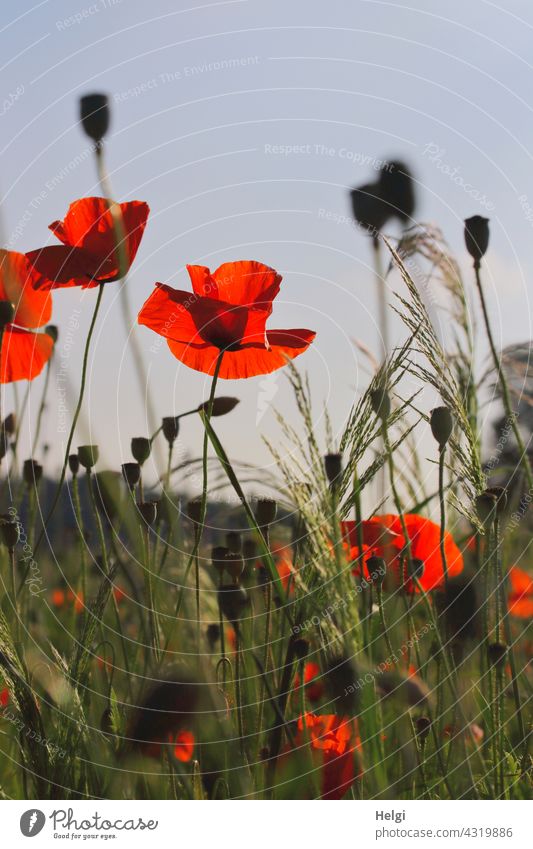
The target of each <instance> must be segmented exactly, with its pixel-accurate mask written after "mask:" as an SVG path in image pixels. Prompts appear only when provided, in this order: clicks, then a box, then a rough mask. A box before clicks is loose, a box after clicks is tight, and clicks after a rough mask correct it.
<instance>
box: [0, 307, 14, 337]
mask: <svg viewBox="0 0 533 849" xmlns="http://www.w3.org/2000/svg"><path fill="white" fill-rule="evenodd" d="M14 317H15V307H14V306H13V304H12V303H11V301H0V330H4V328H5V327H7V325H8V324H11V322H12V321H13V319H14Z"/></svg>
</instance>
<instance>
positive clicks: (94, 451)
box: [78, 445, 100, 470]
mask: <svg viewBox="0 0 533 849" xmlns="http://www.w3.org/2000/svg"><path fill="white" fill-rule="evenodd" d="M99 456H100V452H99V450H98V445H78V458H79V461H80V463H81V465H82V466H83V468H84V469H87V470H89V469H92V467H93V466H95V465H96V464H97V462H98V457H99Z"/></svg>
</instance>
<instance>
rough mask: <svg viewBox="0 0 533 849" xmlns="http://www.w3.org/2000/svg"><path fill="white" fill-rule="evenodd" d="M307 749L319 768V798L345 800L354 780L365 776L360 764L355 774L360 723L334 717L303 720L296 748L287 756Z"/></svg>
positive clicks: (310, 715)
mask: <svg viewBox="0 0 533 849" xmlns="http://www.w3.org/2000/svg"><path fill="white" fill-rule="evenodd" d="M307 746H310V749H311V757H312V760H313V763H314V765H315V767H319V768H320V797H321V798H322V799H342V797H343V796H344V795H345V794H346V793H347V791H348V790H349V789H350V787H351V786H352V784H353V783H354V781H355V779H356V778H359V777H360V776H361V775H362V771H361V768H360V765H359V764H358V765H357V770H356V760H358V753H359V752H360V750H361V740H360V738H359V733H358V730H357V720H351V719H347V718H346V717H340V716H335V715H334V714H323V715H321V716H318V715H316V714H313V713H306V714H305V716H303V717H302V716H300V718H299V719H298V723H297V733H296V735H295V739H294V748H292V749H291V747H288V748H287V749H286V750H285V752H286V753H288V752H291V751H293V752H294V751H295V750H296V749H298V748H301V747H307Z"/></svg>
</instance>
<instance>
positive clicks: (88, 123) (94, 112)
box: [80, 94, 110, 144]
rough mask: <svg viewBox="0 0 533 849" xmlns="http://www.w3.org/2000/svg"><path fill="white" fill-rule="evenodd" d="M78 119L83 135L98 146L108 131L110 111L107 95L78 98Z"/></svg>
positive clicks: (89, 95) (88, 95)
mask: <svg viewBox="0 0 533 849" xmlns="http://www.w3.org/2000/svg"><path fill="white" fill-rule="evenodd" d="M80 119H81V124H82V127H83V129H84V130H85V133H86V134H87V135H88V136H89V138H90V139H92V140H93V141H95V142H96V143H97V144H99V143H100V142H101V141H102V140H103V138H104V136H105V135H106V133H107V131H108V129H109V121H110V110H109V98H108V96H107V94H86V95H84V96H83V97H80Z"/></svg>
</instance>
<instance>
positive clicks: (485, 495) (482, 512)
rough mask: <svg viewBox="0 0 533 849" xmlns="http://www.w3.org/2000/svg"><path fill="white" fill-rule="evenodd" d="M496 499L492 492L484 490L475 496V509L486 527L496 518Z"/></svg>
mask: <svg viewBox="0 0 533 849" xmlns="http://www.w3.org/2000/svg"><path fill="white" fill-rule="evenodd" d="M496 508H497V499H496V496H495V495H494V493H493V492H490V491H489V490H484V491H483V492H481V493H480V494H479V495H478V496H477V498H476V510H477V514H478V516H479V520H480V522H481V523H482V524H483V525H485V527H488V526H489V525H492V523H493V522H494V519H495V518H496Z"/></svg>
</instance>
